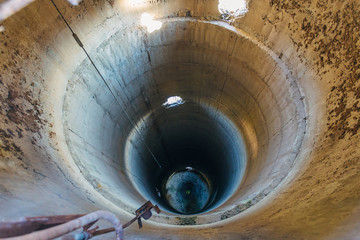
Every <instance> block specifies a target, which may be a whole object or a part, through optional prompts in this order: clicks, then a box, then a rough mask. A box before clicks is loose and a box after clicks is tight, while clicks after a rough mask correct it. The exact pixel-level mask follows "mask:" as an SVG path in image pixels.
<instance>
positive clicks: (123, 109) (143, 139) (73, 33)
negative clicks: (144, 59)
mask: <svg viewBox="0 0 360 240" xmlns="http://www.w3.org/2000/svg"><path fill="white" fill-rule="evenodd" d="M50 1H51V2H52V4H53V5H54V7H55V9H56V11H57V12H58V13H59V15H60V17H61V18H62V20H63V21H64V23H65V24H66V26H67V27H68V29H69V30H70V31H71V33H72V36H73V38H74V39H75V41H76V42H77V44H78V45H79V46H80V47H81V48H82V50H83V51H84V53H85V54H86V56H87V58H88V59H89V60H90V62H91V65H93V67H94V68H95V70H96V72H97V73H98V74H99V76H100V78H101V79H102V81H103V82H104V84H105V86H106V87H107V89H108V90H109V91H110V93H111V95H112V96H113V97H114V99H115V100H116V102H117V103H118V104H119V106H120V108H121V110H122V111H123V112H124V113H125V116H126V118H127V119H128V120H129V122H130V123H131V125H132V126H133V127H134V129H135V130H136V132H137V133H138V134H139V136H140V138H141V141H143V142H144V144H145V147H146V148H147V150H148V151H149V153H150V154H151V156H152V158H153V159H154V161H155V162H156V164H157V165H158V166H159V168H161V165H160V163H159V161H158V160H157V158H156V157H155V155H154V153H153V152H152V151H151V149H150V147H149V146H148V145H147V143H146V141H145V138H144V136H143V135H142V134H141V133H140V131H139V130H138V128H137V126H136V124H135V123H134V121H133V120H132V119H131V118H130V115H129V114H128V113H127V112H126V110H125V108H124V107H123V106H122V105H121V104H120V102H119V100H118V99H117V97H116V96H115V94H114V92H113V91H112V90H111V88H110V86H109V84H108V83H107V82H106V80H105V78H104V76H103V75H102V74H101V72H100V71H99V69H98V68H97V67H96V65H95V63H94V62H93V60H92V59H91V57H90V55H89V54H88V52H87V51H86V49H85V48H84V45H83V44H82V42H81V40H80V38H79V37H78V36H77V35H76V33H75V32H74V31H73V30H72V28H71V27H70V25H69V23H68V22H67V21H66V19H65V18H64V16H63V15H62V13H61V12H60V10H59V8H58V7H57V6H56V4H55V3H54V1H53V0H50ZM121 91H122V92H123V93H124V94H125V92H124V90H123V89H121Z"/></svg>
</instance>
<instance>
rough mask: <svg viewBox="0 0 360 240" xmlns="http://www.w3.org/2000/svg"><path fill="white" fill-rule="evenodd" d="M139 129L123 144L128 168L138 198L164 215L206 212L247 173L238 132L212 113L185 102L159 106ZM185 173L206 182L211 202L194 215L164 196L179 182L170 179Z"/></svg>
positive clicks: (211, 109)
mask: <svg viewBox="0 0 360 240" xmlns="http://www.w3.org/2000/svg"><path fill="white" fill-rule="evenodd" d="M137 126H138V128H137V129H139V130H138V131H137V129H136V128H133V129H132V132H131V134H130V135H129V137H128V139H127V145H126V149H125V156H127V158H126V159H125V161H126V168H127V169H129V171H130V172H131V173H132V175H131V176H130V179H131V181H132V182H133V183H134V185H135V187H136V188H137V189H138V191H139V193H141V194H142V195H143V196H144V198H145V199H147V198H149V199H154V200H155V201H156V202H157V203H159V204H160V206H161V208H162V209H163V210H168V211H170V212H174V213H183V214H190V213H200V212H204V211H209V210H210V209H213V208H214V207H216V206H219V205H220V204H221V203H223V202H224V201H225V200H226V199H228V198H229V197H230V196H231V195H232V194H233V192H234V190H235V189H236V188H237V187H238V185H239V183H240V180H241V178H242V176H243V175H244V172H245V168H246V152H245V145H244V142H243V139H242V137H241V134H240V132H239V130H238V129H237V128H236V126H235V125H234V124H233V123H232V122H231V121H230V120H229V119H228V118H226V116H225V115H223V114H221V113H220V112H219V111H218V110H216V109H215V108H212V107H210V106H206V105H204V104H199V103H196V102H194V101H193V100H192V99H191V98H190V96H189V97H187V98H186V99H185V101H184V103H183V104H181V105H178V106H175V105H174V104H173V105H172V107H171V108H168V107H166V106H165V107H164V105H158V107H157V108H153V111H152V113H149V114H148V115H147V116H145V117H143V118H142V121H141V122H139V123H138V124H137ZM149 149H150V150H151V152H150V151H149ZM189 166H190V167H189ZM186 168H188V169H196V172H197V173H199V174H200V173H201V174H202V175H203V177H205V179H207V180H206V181H205V182H206V185H208V186H207V188H209V189H208V190H207V192H209V193H208V194H209V196H208V198H209V199H208V200H209V201H206V203H205V204H204V206H202V207H201V208H200V207H199V208H197V209H196V210H189V211H186V210H179V209H180V208H181V207H174V204H173V203H174V201H169V197H168V195H169V194H170V193H169V192H168V191H166V190H165V189H166V185H167V184H169V181H170V178H171V176H173V177H174V176H179V175H176V174H175V175H173V174H174V173H177V172H181V171H183V170H184V169H186ZM194 173H195V172H194ZM190 175H191V176H193V177H194V175H193V174H190ZM195 175H196V174H195ZM133 176H137V177H133ZM187 176H188V175H187ZM198 180H199V183H200V182H203V181H200V179H198ZM170 182H171V181H170ZM179 187H181V186H179ZM194 187H195V188H196V184H195V185H194ZM193 192H194V191H193ZM159 195H160V196H159ZM174 210H175V211H174Z"/></svg>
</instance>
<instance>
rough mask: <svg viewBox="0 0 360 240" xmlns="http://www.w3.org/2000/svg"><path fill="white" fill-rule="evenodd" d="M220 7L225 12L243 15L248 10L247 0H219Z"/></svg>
mask: <svg viewBox="0 0 360 240" xmlns="http://www.w3.org/2000/svg"><path fill="white" fill-rule="evenodd" d="M218 8H219V11H220V12H221V13H223V14H236V15H242V14H245V13H246V12H247V6H246V0H219V5H218Z"/></svg>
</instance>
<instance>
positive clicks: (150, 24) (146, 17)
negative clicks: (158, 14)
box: [141, 13, 162, 33]
mask: <svg viewBox="0 0 360 240" xmlns="http://www.w3.org/2000/svg"><path fill="white" fill-rule="evenodd" d="M141 25H142V26H144V27H146V28H147V31H148V32H149V33H152V32H153V31H156V30H159V29H160V28H161V26H162V22H160V21H155V20H154V19H153V16H151V15H150V14H148V13H143V14H141Z"/></svg>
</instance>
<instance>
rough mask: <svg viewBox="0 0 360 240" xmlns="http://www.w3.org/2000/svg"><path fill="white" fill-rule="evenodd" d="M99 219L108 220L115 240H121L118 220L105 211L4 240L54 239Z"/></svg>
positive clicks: (121, 232)
mask: <svg viewBox="0 0 360 240" xmlns="http://www.w3.org/2000/svg"><path fill="white" fill-rule="evenodd" d="M99 219H104V220H108V221H109V222H111V223H112V224H113V226H114V230H115V232H116V240H123V228H122V225H121V222H120V220H119V219H118V218H117V217H116V216H115V214H113V213H111V212H107V211H102V210H100V211H96V212H93V213H90V214H87V215H84V216H82V217H80V218H77V219H74V220H71V221H69V222H67V223H63V224H61V225H58V226H55V227H52V228H48V229H45V230H41V231H37V232H33V233H30V234H26V235H23V236H18V237H12V238H5V239H6V240H47V239H54V238H57V237H60V236H63V235H65V234H67V233H70V232H72V231H74V230H76V229H78V228H81V227H83V226H86V225H89V224H90V223H92V222H94V221H97V220H99ZM5 239H4V240H5Z"/></svg>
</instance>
